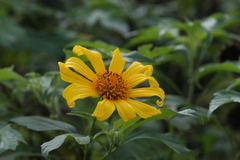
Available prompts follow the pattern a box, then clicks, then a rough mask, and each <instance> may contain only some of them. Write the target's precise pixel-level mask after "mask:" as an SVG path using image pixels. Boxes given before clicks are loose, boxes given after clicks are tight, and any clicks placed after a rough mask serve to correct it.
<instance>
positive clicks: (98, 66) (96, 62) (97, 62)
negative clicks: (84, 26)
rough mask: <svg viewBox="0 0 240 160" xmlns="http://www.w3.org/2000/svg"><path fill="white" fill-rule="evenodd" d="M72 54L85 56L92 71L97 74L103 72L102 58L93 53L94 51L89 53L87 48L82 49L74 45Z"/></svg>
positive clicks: (98, 54)
mask: <svg viewBox="0 0 240 160" xmlns="http://www.w3.org/2000/svg"><path fill="white" fill-rule="evenodd" d="M73 52H74V53H75V54H76V55H78V56H80V55H83V54H84V55H86V57H87V58H88V60H89V61H90V62H91V64H92V66H93V68H94V70H95V71H96V72H97V73H99V72H105V70H106V69H105V65H104V62H103V59H102V56H101V54H100V53H98V52H95V51H90V50H88V49H87V48H84V47H82V46H79V45H76V46H74V48H73Z"/></svg>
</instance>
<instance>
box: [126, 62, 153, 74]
mask: <svg viewBox="0 0 240 160" xmlns="http://www.w3.org/2000/svg"><path fill="white" fill-rule="evenodd" d="M152 72H153V67H152V65H146V66H144V65H143V64H142V63H140V62H133V63H132V64H131V65H130V66H129V67H128V69H127V70H126V71H125V72H124V73H123V75H124V76H125V77H130V76H132V75H135V74H138V73H144V74H146V75H147V76H151V75H152Z"/></svg>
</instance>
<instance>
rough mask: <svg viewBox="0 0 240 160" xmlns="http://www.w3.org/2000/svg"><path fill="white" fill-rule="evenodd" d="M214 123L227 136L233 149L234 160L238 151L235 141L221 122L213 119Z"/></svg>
mask: <svg viewBox="0 0 240 160" xmlns="http://www.w3.org/2000/svg"><path fill="white" fill-rule="evenodd" d="M213 121H214V123H215V124H216V126H217V127H219V128H220V129H221V130H222V131H223V133H224V134H225V136H226V138H227V140H228V142H229V144H230V146H231V149H232V154H231V155H232V158H234V155H235V154H236V150H235V145H234V141H233V140H232V138H231V136H230V135H229V134H228V131H227V130H226V128H225V127H223V126H222V124H221V123H220V122H219V120H218V119H217V118H215V117H214V118H213Z"/></svg>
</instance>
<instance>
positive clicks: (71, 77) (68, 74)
mask: <svg viewBox="0 0 240 160" xmlns="http://www.w3.org/2000/svg"><path fill="white" fill-rule="evenodd" d="M58 65H59V69H60V74H61V78H62V80H64V81H66V82H69V83H77V84H81V85H87V86H91V85H92V82H91V81H89V80H87V79H86V78H84V77H82V76H80V75H79V74H77V73H75V72H73V71H72V70H70V69H69V68H68V67H66V66H65V64H64V63H62V62H58Z"/></svg>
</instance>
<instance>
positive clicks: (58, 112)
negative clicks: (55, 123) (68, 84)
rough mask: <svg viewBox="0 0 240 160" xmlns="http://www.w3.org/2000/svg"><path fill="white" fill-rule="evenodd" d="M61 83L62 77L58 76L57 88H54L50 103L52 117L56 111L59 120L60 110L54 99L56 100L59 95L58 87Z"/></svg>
mask: <svg viewBox="0 0 240 160" xmlns="http://www.w3.org/2000/svg"><path fill="white" fill-rule="evenodd" d="M60 82H61V77H60V75H58V77H57V79H56V83H55V86H54V88H53V92H52V97H51V102H50V109H51V111H52V116H54V113H55V111H56V112H57V116H58V118H59V116H60V110H59V108H58V106H56V105H55V103H54V99H55V96H56V93H57V89H58V86H59V84H60ZM54 108H55V111H54Z"/></svg>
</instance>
